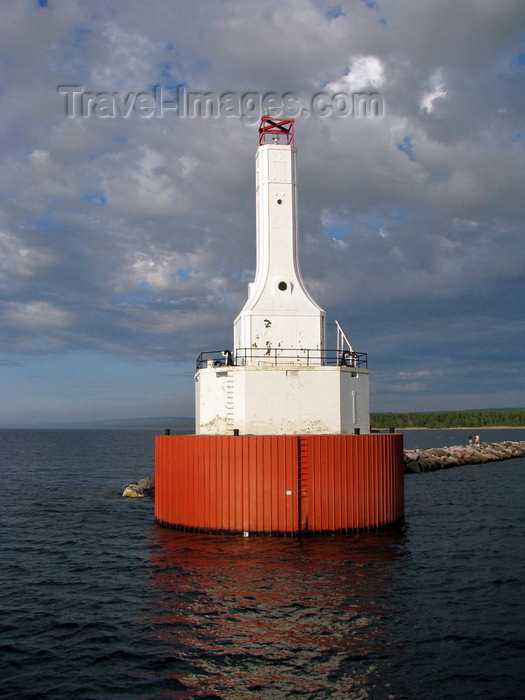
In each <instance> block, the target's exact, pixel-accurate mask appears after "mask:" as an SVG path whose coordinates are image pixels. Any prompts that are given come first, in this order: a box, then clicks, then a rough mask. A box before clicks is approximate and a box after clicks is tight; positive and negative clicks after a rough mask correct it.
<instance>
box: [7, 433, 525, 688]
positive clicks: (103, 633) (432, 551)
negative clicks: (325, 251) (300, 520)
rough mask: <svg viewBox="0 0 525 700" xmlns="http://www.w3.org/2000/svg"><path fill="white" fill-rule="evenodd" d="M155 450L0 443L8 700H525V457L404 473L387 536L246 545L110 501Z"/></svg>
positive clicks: (92, 436)
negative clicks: (401, 511) (396, 515)
mask: <svg viewBox="0 0 525 700" xmlns="http://www.w3.org/2000/svg"><path fill="white" fill-rule="evenodd" d="M493 432H494V431H488V430H486V431H483V432H481V437H482V439H483V440H504V439H521V440H523V439H525V431H524V430H511V429H509V430H505V431H495V437H493V436H492V433H493ZM467 436H468V431H407V433H406V439H405V442H406V447H413V446H416V445H417V446H419V447H425V446H442V445H447V444H460V443H464V442H466V437H467ZM153 439H154V433H153V432H151V431H126V430H111V431H110V430H108V431H105V430H56V431H55V430H3V431H0V465H1V475H2V482H3V483H2V486H3V488H2V490H1V495H0V499H1V502H0V517H1V523H2V537H1V538H0V558H1V570H0V583H1V585H0V647H1V654H0V696H1V697H2V698H13V699H16V700H20V699H24V698H39V699H40V698H68V699H69V698H72V697H74V698H77V699H78V700H80V699H83V698H86V699H88V698H89V699H95V698H97V699H98V698H100V699H106V698H179V699H183V698H184V699H190V698H201V699H202V698H293V697H298V698H320V699H324V698H472V697H476V698H523V697H525V630H524V625H523V623H524V621H525V586H524V581H525V514H524V503H525V478H524V477H525V459H515V460H508V461H505V462H498V463H489V464H484V465H471V466H465V467H458V468H456V469H448V470H445V471H438V472H429V473H423V474H410V475H407V476H406V479H405V487H406V506H405V516H406V517H405V524H404V525H403V527H401V528H399V529H397V530H393V531H382V532H379V533H362V534H359V535H355V536H348V537H339V536H338V537H315V538H311V539H308V538H306V539H302V540H296V539H291V538H290V539H280V538H264V537H260V538H239V537H221V536H213V535H194V534H188V533H179V532H176V531H172V530H166V529H162V528H160V527H159V526H157V525H156V524H155V522H154V518H153V501H152V500H151V499H149V498H143V499H122V498H121V497H120V494H121V492H122V489H123V488H124V486H125V485H126V483H128V482H129V481H135V480H137V479H138V478H140V477H142V476H149V475H151V474H152V472H153Z"/></svg>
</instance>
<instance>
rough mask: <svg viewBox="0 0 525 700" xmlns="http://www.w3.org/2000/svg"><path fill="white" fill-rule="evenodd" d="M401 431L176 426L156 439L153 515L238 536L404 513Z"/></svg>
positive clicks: (350, 524) (359, 523)
mask: <svg viewBox="0 0 525 700" xmlns="http://www.w3.org/2000/svg"><path fill="white" fill-rule="evenodd" d="M403 471H404V466H403V436H402V435H395V434H392V435H391V434H389V435H380V434H374V435H304V436H296V435H283V436H281V435H279V436H274V435H262V436H258V435H247V436H240V437H239V436H225V435H217V436H214V435H174V436H157V438H156V443H155V518H156V519H157V522H159V523H160V524H161V525H165V526H169V527H176V528H179V529H185V530H194V531H199V532H216V533H239V534H244V535H251V534H254V535H255V534H268V535H298V534H313V533H321V532H352V531H358V530H367V529H372V528H378V527H383V526H386V525H391V524H394V523H397V522H400V521H401V520H402V519H403V513H404V473H403Z"/></svg>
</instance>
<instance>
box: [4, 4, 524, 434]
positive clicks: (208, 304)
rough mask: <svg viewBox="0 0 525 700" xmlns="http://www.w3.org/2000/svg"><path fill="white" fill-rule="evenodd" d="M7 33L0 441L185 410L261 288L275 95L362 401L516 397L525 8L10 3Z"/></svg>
mask: <svg viewBox="0 0 525 700" xmlns="http://www.w3.org/2000/svg"><path fill="white" fill-rule="evenodd" d="M0 27H1V30H0V31H1V32H2V39H1V42H0V55H1V61H0V69H1V83H0V130H1V132H2V137H1V140H0V149H1V158H2V167H1V169H0V178H1V185H0V217H1V218H0V290H1V297H0V302H1V303H0V314H1V324H0V328H1V344H0V380H1V382H0V393H1V397H2V398H1V402H0V404H1V408H0V425H4V426H9V425H34V424H37V423H42V422H62V421H66V420H74V421H76V420H91V419H94V418H102V419H105V418H115V417H116V418H120V417H141V416H155V415H174V416H175V415H178V416H188V415H192V414H193V392H194V380H193V373H194V368H195V359H196V356H197V355H198V354H199V352H201V351H203V350H215V349H221V348H223V347H231V345H232V340H231V338H232V324H233V320H234V318H235V316H236V315H237V313H238V312H239V310H240V309H241V308H242V306H243V304H244V301H245V299H246V294H247V284H248V282H250V281H252V279H253V275H254V270H255V196H254V154H255V150H256V148H257V125H258V117H259V116H260V109H259V111H258V108H260V102H261V100H262V98H263V96H265V95H268V94H272V95H273V96H274V97H273V98H272V100H273V101H272V102H271V106H274V107H275V108H276V109H277V107H278V106H279V100H281V101H283V102H284V103H285V104H283V106H284V107H286V106H288V107H290V106H291V107H292V108H293V109H296V110H297V111H298V112H299V114H297V116H296V146H297V148H298V178H299V220H300V239H301V243H300V245H301V248H300V255H301V266H302V272H303V276H304V277H305V279H306V281H307V284H308V287H309V289H310V291H311V293H312V295H313V296H314V298H315V299H316V301H317V302H318V303H319V304H320V305H321V306H323V308H325V309H326V312H327V318H328V320H329V321H331V322H333V321H334V320H335V319H337V320H338V321H339V322H340V323H341V324H342V326H343V328H344V329H345V331H346V334H347V335H348V336H349V338H350V340H351V342H352V344H353V346H354V347H355V349H356V350H358V351H362V352H368V354H369V367H370V370H371V393H372V396H371V402H372V410H373V411H406V410H447V409H451V410H452V409H468V408H488V407H496V408H497V407H500V408H503V407H523V406H524V405H525V395H524V381H523V360H524V346H525V342H524V336H525V319H524V316H523V308H524V301H525V292H524V280H525V246H524V222H525V216H524V214H525V192H524V187H523V181H524V178H523V174H524V163H525V160H524V154H525V125H524V119H523V117H524V111H525V80H524V77H525V3H523V0H498V1H497V2H495V1H494V0H463V1H462V2H458V1H457V0H395V1H394V0H340V1H337V0H334V1H333V2H332V1H331V0H285V1H283V0H265V1H264V2H261V1H260V0H208V1H207V2H206V1H200V2H196V1H195V0H171V1H170V0H150V1H149V2H139V1H138V0H129V1H128V2H119V1H117V0H101V1H98V0H83V1H82V2H80V1H79V0H17V2H8V1H6V0H4V1H3V2H1V3H0ZM191 92H193V93H198V92H202V93H205V92H206V93H211V94H213V95H215V96H216V97H217V100H218V103H219V106H220V108H221V109H220V115H219V116H209V115H208V116H198V115H197V116H191V115H188V114H184V112H183V110H182V107H181V110H180V113H179V112H177V110H176V109H175V108H174V105H175V104H176V102H177V95H179V96H180V95H184V94H189V93H191ZM355 94H376V95H378V96H380V100H381V107H382V111H383V113H382V115H371V116H367V115H365V114H362V113H361V114H360V115H356V114H355V112H354V111H353V110H352V105H353V102H352V95H355ZM250 95H251V96H252V97H253V100H255V102H251V101H250V99H249V96H250ZM319 95H321V98H322V102H321V104H322V106H323V109H321V110H317V112H318V113H313V112H315V109H313V108H312V104H313V102H314V98H316V96H319ZM335 95H339V98H338V99H337V100H336V101H334V102H332V98H333V97H334V96H335ZM247 96H248V97H247ZM323 96H325V97H323ZM341 96H343V97H341ZM236 99H237V101H238V107H239V108H238V109H237V108H236V107H235V105H236V102H235V100H236ZM316 99H318V98H316ZM323 100H324V101H323ZM182 103H183V102H182V100H181V104H182ZM316 104H317V103H316ZM378 104H379V103H378ZM365 106H366V105H365ZM243 108H244V112H243V111H242V110H243ZM362 111H363V110H361V112H362ZM319 112H320V113H319ZM239 113H242V114H243V116H242V117H241V116H239ZM276 116H278V115H277V114H276ZM285 116H294V115H291V114H286V115H285Z"/></svg>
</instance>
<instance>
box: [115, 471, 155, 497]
mask: <svg viewBox="0 0 525 700" xmlns="http://www.w3.org/2000/svg"><path fill="white" fill-rule="evenodd" d="M154 490H155V478H154V477H153V476H147V477H145V478H144V479H139V480H138V481H137V483H136V484H128V485H127V486H126V488H125V489H124V491H123V492H122V496H123V498H142V496H146V495H151V494H153V491H154Z"/></svg>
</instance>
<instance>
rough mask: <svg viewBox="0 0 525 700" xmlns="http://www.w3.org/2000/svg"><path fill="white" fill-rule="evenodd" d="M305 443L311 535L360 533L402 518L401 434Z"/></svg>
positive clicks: (325, 437) (319, 437)
mask: <svg viewBox="0 0 525 700" xmlns="http://www.w3.org/2000/svg"><path fill="white" fill-rule="evenodd" d="M308 440H309V446H310V451H309V469H310V480H309V494H308V503H309V504H310V510H309V514H308V530H309V531H310V532H344V531H347V530H362V529H368V528H373V527H381V526H383V525H388V524H390V523H395V522H398V521H399V520H401V519H402V517H403V512H404V488H403V487H404V473H403V436H402V435H312V436H309V437H308Z"/></svg>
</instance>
